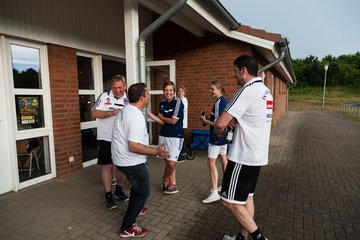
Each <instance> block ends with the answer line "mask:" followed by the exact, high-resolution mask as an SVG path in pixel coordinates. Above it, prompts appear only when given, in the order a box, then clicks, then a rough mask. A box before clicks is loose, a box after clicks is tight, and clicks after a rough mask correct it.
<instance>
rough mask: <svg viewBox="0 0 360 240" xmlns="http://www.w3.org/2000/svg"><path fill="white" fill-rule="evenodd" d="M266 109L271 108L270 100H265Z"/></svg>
mask: <svg viewBox="0 0 360 240" xmlns="http://www.w3.org/2000/svg"><path fill="white" fill-rule="evenodd" d="M266 109H273V102H272V101H270V100H267V101H266Z"/></svg>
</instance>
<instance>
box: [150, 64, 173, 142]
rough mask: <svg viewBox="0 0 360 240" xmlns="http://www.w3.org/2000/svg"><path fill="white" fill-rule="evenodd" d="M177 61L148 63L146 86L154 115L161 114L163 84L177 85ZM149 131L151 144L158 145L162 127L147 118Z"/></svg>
mask: <svg viewBox="0 0 360 240" xmlns="http://www.w3.org/2000/svg"><path fill="white" fill-rule="evenodd" d="M175 67H176V66H175V60H166V61H152V62H146V76H147V79H146V86H147V88H148V90H149V95H150V102H149V106H148V110H149V111H150V112H152V113H154V114H157V113H158V112H159V104H160V101H161V100H163V99H164V97H163V94H164V93H163V90H162V87H163V84H164V82H166V81H172V82H174V83H175V84H176V76H175V74H176V73H175V69H176V68H175ZM147 124H148V129H149V143H150V144H151V145H157V144H158V136H159V132H160V125H159V124H156V123H155V122H154V121H153V120H152V119H151V118H147Z"/></svg>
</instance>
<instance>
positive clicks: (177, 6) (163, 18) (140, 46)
mask: <svg viewBox="0 0 360 240" xmlns="http://www.w3.org/2000/svg"><path fill="white" fill-rule="evenodd" d="M186 2H187V0H179V1H178V2H177V3H176V4H174V5H173V6H172V7H171V8H169V9H168V10H167V11H166V12H165V13H164V14H163V15H161V16H160V17H159V18H157V19H156V20H155V21H154V22H153V23H152V24H150V25H149V26H148V27H146V28H145V29H144V30H143V31H142V32H141V33H140V36H139V40H138V51H139V79H140V82H142V83H145V82H146V68H145V61H146V59H145V40H146V39H147V38H148V37H149V36H150V35H151V34H152V33H153V32H155V31H156V30H157V29H158V28H159V27H160V26H161V25H163V24H164V23H165V22H166V21H167V20H169V19H170V18H171V17H172V16H174V15H175V14H176V13H177V12H178V11H180V9H181V8H182V7H184V6H185V4H186Z"/></svg>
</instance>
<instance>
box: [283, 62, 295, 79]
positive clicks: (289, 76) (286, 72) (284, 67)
mask: <svg viewBox="0 0 360 240" xmlns="http://www.w3.org/2000/svg"><path fill="white" fill-rule="evenodd" d="M280 66H281V68H282V69H283V70H284V72H285V74H286V75H287V76H288V78H289V79H290V81H291V83H294V79H293V78H292V77H291V74H290V73H289V71H288V70H287V68H286V66H285V65H284V63H283V61H281V62H280Z"/></svg>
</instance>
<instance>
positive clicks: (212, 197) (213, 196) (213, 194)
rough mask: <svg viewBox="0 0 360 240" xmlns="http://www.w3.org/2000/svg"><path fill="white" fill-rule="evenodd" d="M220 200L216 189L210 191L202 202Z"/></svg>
mask: <svg viewBox="0 0 360 240" xmlns="http://www.w3.org/2000/svg"><path fill="white" fill-rule="evenodd" d="M219 200H220V195H219V193H218V192H217V191H212V192H211V193H210V195H209V197H208V198H206V199H204V200H203V201H202V202H203V203H212V202H216V201H219Z"/></svg>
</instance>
